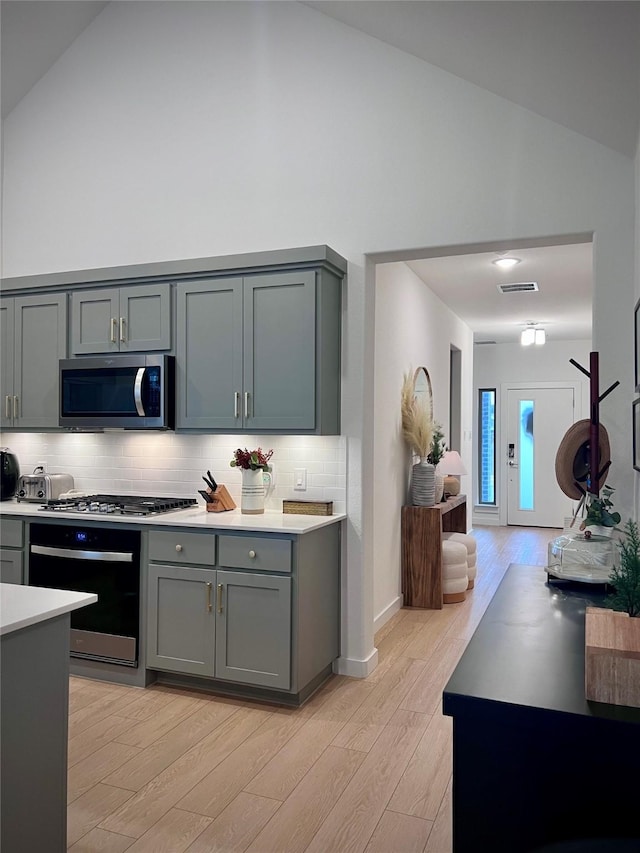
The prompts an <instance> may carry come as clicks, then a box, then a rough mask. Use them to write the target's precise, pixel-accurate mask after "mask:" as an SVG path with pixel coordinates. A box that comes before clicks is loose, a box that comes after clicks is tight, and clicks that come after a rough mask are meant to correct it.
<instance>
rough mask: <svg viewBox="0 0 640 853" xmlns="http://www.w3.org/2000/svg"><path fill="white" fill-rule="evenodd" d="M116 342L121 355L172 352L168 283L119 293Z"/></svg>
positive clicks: (130, 288) (131, 288) (127, 289)
mask: <svg viewBox="0 0 640 853" xmlns="http://www.w3.org/2000/svg"><path fill="white" fill-rule="evenodd" d="M118 341H119V344H120V352H153V351H155V350H163V349H171V287H170V285H169V284H168V283H164V284H157V285H143V286H140V287H123V288H122V289H121V290H120V309H119V314H118Z"/></svg>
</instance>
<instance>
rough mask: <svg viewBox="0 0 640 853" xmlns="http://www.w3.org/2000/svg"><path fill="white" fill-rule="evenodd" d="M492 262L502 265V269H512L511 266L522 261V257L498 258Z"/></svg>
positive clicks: (498, 265)
mask: <svg viewBox="0 0 640 853" xmlns="http://www.w3.org/2000/svg"><path fill="white" fill-rule="evenodd" d="M491 263H492V264H495V265H496V266H497V267H500V269H501V270H510V269H511V267H515V265H516V264H519V263H520V258H497V259H496V260H495V261H491Z"/></svg>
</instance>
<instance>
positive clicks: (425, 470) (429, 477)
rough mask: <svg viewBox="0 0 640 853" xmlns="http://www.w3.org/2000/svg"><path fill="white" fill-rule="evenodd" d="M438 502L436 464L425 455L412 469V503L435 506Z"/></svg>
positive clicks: (414, 504)
mask: <svg viewBox="0 0 640 853" xmlns="http://www.w3.org/2000/svg"><path fill="white" fill-rule="evenodd" d="M435 502H436V469H435V465H432V464H431V463H430V462H427V459H426V457H423V458H422V459H421V460H420V461H419V462H418V463H416V464H415V465H414V466H413V468H412V469H411V503H412V504H413V506H433V505H434V504H435Z"/></svg>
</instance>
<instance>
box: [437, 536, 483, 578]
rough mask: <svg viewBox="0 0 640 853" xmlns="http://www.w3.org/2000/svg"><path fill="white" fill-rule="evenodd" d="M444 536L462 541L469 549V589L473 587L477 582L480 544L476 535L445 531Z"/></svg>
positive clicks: (455, 540)
mask: <svg viewBox="0 0 640 853" xmlns="http://www.w3.org/2000/svg"><path fill="white" fill-rule="evenodd" d="M442 538H443V539H446V540H447V541H448V542H461V543H462V544H463V545H464V546H465V548H466V549H467V577H468V578H469V586H468V587H467V589H473V587H474V585H475V582H476V571H477V569H476V563H477V556H478V554H477V551H478V545H477V543H476V540H475V536H472V535H471V534H470V533H443V534H442Z"/></svg>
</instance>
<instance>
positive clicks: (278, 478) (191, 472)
mask: <svg viewBox="0 0 640 853" xmlns="http://www.w3.org/2000/svg"><path fill="white" fill-rule="evenodd" d="M345 445H346V442H345V440H344V438H342V437H341V436H295V435H294V436H291V435H271V436H259V435H257V436H254V435H237V436H233V435H229V436H226V435H225V436H211V435H193V436H192V435H184V434H176V433H173V432H126V433H125V432H122V433H120V432H107V433H104V434H100V433H73V434H69V433H49V434H47V433H44V434H40V433H10V432H5V433H0V446H2V447H5V446H8V447H10V448H11V449H12V450H13V451H14V452H15V453H16V454H17V456H18V461H19V462H20V471H21V473H22V474H30V473H31V472H32V471H33V469H34V467H35V466H36V465H37V464H39V463H40V462H46V465H47V471H48V472H50V473H65V474H71V475H72V476H73V478H74V488H76V489H82V490H83V491H86V492H89V493H92V494H96V493H99V492H101V493H102V494H128V495H160V496H167V495H169V496H171V495H176V496H177V497H188V498H197V500H198V502H199V503H201V504H202V505H203V506H204V501H203V500H202V498H201V497H200V496H199V495H198V492H197V490H198V489H204V488H206V487H205V484H204V483H203V482H202V479H201V478H202V475H203V474H205V473H206V472H207V469H209V470H210V471H211V473H212V474H213V476H214V477H215V479H216V481H217V482H218V483H224V484H225V486H226V487H227V489H228V490H229V492H230V494H231V496H232V498H233V499H234V500H235V502H236V504H237V505H238V506H240V488H241V476H240V474H239V472H238V471H237V470H236V469H233V468H231V467H230V466H229V462H230V461H231V459H232V456H233V451H234V450H235V449H236V448H237V447H248V448H249V449H250V450H254V449H255V448H256V447H262V449H263V450H269V449H270V448H271V449H273V457H272V459H271V462H272V464H273V488H272V489H271V490H269V492H268V496H267V500H266V501H265V507H266V508H267V509H274V510H275V509H278V510H282V501H283V500H285V499H294V500H300V499H302V500H322V501H333V510H334V512H335V513H342V512H345V510H346V498H345V493H346V446H345ZM301 466H303V467H305V468H306V469H307V490H306V491H304V492H300V491H294V489H293V469H294V468H298V467H301Z"/></svg>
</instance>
